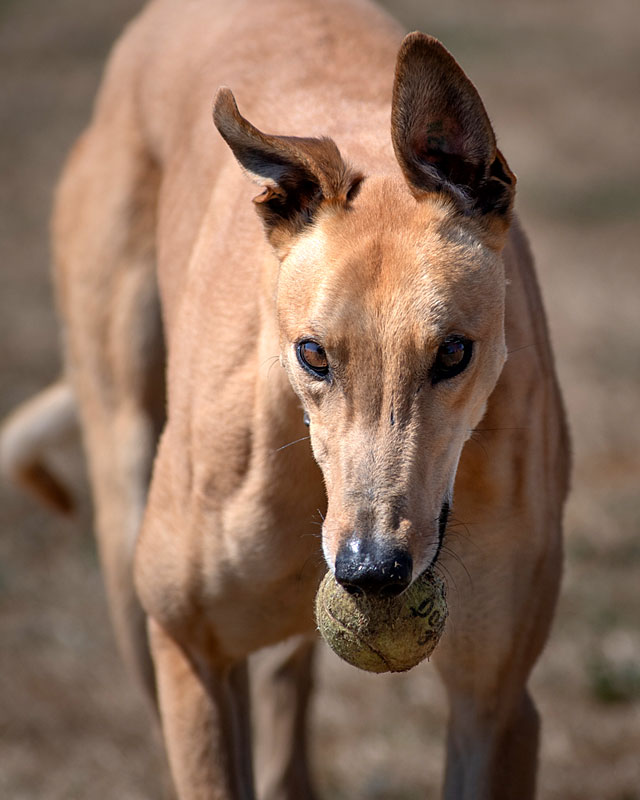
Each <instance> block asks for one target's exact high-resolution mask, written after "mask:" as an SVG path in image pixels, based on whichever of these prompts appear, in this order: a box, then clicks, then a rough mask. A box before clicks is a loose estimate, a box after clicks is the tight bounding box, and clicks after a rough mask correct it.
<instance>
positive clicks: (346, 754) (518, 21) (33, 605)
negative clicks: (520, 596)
mask: <svg viewBox="0 0 640 800" xmlns="http://www.w3.org/2000/svg"><path fill="white" fill-rule="evenodd" d="M139 5H140V3H139V2H138V0H111V2H109V3H83V2H80V0H57V2H55V3H51V2H46V0H20V1H19V2H18V0H1V2H0V74H1V75H2V78H1V83H0V122H1V124H0V175H1V180H0V243H1V247H2V255H1V266H0V343H1V344H0V416H1V415H2V414H4V413H6V412H7V411H9V410H10V409H11V408H12V407H13V406H14V405H15V404H16V403H18V402H19V401H21V400H22V399H23V398H26V397H28V396H29V395H30V394H32V393H33V392H35V391H37V390H38V389H39V388H41V387H43V386H44V385H45V384H46V383H47V382H48V381H50V380H51V379H52V378H54V377H55V375H56V374H57V372H58V369H59V364H60V359H59V355H58V341H57V332H56V325H55V316H54V311H53V307H52V298H51V289H50V283H49V278H48V267H47V264H48V244H47V218H48V213H49V208H50V201H51V193H52V187H53V185H54V182H55V179H56V175H57V173H58V171H59V168H60V165H61V162H62V159H63V157H64V154H65V152H66V150H67V149H68V147H69V146H70V144H71V142H72V141H73V139H74V137H75V136H76V135H77V134H78V132H79V131H80V130H81V128H82V126H83V124H84V123H85V122H86V120H87V118H88V114H89V109H90V103H91V99H92V96H93V93H94V91H95V87H96V84H97V81H98V77H99V74H100V69H101V65H102V62H103V59H104V56H105V55H106V53H107V50H108V47H109V44H110V43H111V41H112V40H113V39H114V37H115V36H116V34H117V32H118V31H119V29H120V28H121V26H122V24H123V23H124V21H125V20H126V19H127V18H128V17H130V16H131V15H132V14H133V13H134V12H135V11H136V9H137V8H138V7H139ZM390 5H392V4H390ZM393 8H394V9H395V12H396V14H397V15H398V16H399V17H400V18H401V19H402V20H403V21H404V22H405V23H406V25H407V27H408V28H421V29H423V30H426V31H429V32H431V33H434V34H436V35H437V36H439V37H440V38H441V39H442V40H443V41H444V42H445V44H446V45H447V46H448V47H449V49H451V50H452V51H453V52H454V54H455V55H456V56H457V58H458V59H459V60H460V62H461V63H462V65H463V66H464V68H465V69H466V70H467V72H468V73H469V74H470V76H471V77H472V79H473V80H474V81H475V82H476V84H477V86H478V88H479V89H480V93H481V94H482V95H483V97H484V99H485V102H486V105H487V107H488V109H489V113H490V115H491V116H492V119H493V121H494V124H495V127H496V129H497V131H498V136H499V139H500V145H501V148H502V150H503V151H504V152H505V153H506V154H507V157H508V159H509V162H510V165H511V166H512V168H513V169H514V170H515V172H516V173H517V174H518V177H519V184H518V185H519V197H518V209H519V212H520V214H521V216H522V218H523V220H524V222H525V225H526V227H527V229H528V231H529V234H530V237H531V240H532V244H533V249H534V252H535V254H536V258H537V262H538V266H539V273H540V279H541V283H542V288H543V292H544V295H545V298H546V301H547V307H548V313H549V319H550V325H551V329H552V333H553V339H554V344H555V349H556V353H557V360H558V369H559V373H560V377H561V381H562V385H563V389H564V394H565V398H566V402H567V406H568V412H569V417H570V423H571V428H572V433H573V440H574V452H575V470H574V477H573V486H574V488H573V492H572V495H571V499H570V502H569V505H568V508H567V513H566V570H565V580H564V588H563V593H562V598H561V601H560V607H559V612H558V616H557V621H556V624H555V627H554V630H553V634H552V638H551V641H550V643H549V646H548V648H547V650H546V651H545V653H544V655H543V657H542V659H541V660H540V663H539V665H538V667H537V669H536V671H535V674H534V677H533V690H534V693H535V696H536V698H537V701H538V704H539V707H540V709H541V711H542V715H543V719H544V730H543V742H542V753H541V770H540V792H539V796H540V798H543V800H640V591H639V585H640V582H639V579H638V575H639V571H640V535H639V531H638V520H639V518H640V492H639V487H640V424H639V422H638V398H639V394H638V389H639V384H640V269H639V264H638V252H639V251H640V248H639V247H638V244H639V242H638V230H639V211H640V158H639V155H638V141H640V115H639V111H638V90H639V87H640V8H639V7H638V6H637V4H635V3H633V2H630V1H629V0H608V2H606V3H601V2H597V0H582V2H578V0H567V1H566V2H563V3H558V2H552V0H540V1H539V2H533V1H532V0H530V1H529V2H524V0H512V1H511V2H507V0H478V2H474V3H472V2H470V0H467V2H465V1H464V0H450V2H448V3H434V2H418V0H415V2H411V0H404V2H402V3H397V4H395V5H394V6H393ZM90 528H91V524H90V514H89V511H88V503H87V501H86V500H85V501H84V507H83V510H82V512H81V514H80V516H79V520H78V521H76V522H64V521H60V520H57V519H55V518H53V517H51V516H50V515H48V514H47V513H46V512H45V511H43V510H40V509H39V508H37V507H35V506H34V505H33V504H32V503H31V502H30V501H28V500H27V499H25V498H23V497H21V496H20V495H19V494H17V493H16V492H14V491H12V490H11V489H10V488H9V487H7V486H3V487H2V488H1V489H0V797H1V798H7V800H32V799H34V798H44V799H46V800H75V798H88V797H91V798H101V799H104V800H141V799H142V798H153V797H160V796H162V795H163V788H162V787H163V780H164V779H163V774H164V767H163V763H164V762H163V757H162V753H161V749H160V747H159V746H158V740H157V736H156V733H155V726H154V722H153V720H152V719H151V718H150V716H149V714H148V713H147V711H146V708H145V704H144V703H143V701H142V699H141V698H140V697H139V695H138V693H137V690H136V689H135V688H134V687H132V686H131V685H130V683H129V681H128V679H127V677H126V675H125V674H124V671H123V669H122V668H121V666H120V664H119V661H118V659H117V657H116V654H115V650H114V644H113V640H112V636H111V633H110V630H109V626H108V622H107V618H106V611H105V604H104V598H103V593H102V587H101V583H100V577H99V572H98V565H97V559H96V554H95V549H94V544H93V541H92V538H91V535H90ZM317 680H318V684H319V694H318V697H319V699H318V700H317V701H316V704H315V720H314V721H315V726H314V736H313V757H314V764H315V768H316V772H317V776H318V784H319V786H320V787H321V791H322V797H323V798H325V800H330V799H331V800H342V799H343V798H345V799H346V798H351V799H352V800H354V799H355V798H358V799H360V798H367V800H416V799H417V798H424V797H428V798H435V797H437V796H438V787H439V785H440V781H441V771H442V766H441V764H442V755H443V738H444V722H445V715H446V710H445V706H444V701H443V696H442V689H441V688H440V685H439V683H438V682H437V680H436V678H435V675H434V672H433V668H432V667H430V666H429V665H425V666H421V667H419V668H417V669H416V670H414V671H412V672H411V673H410V674H409V675H407V676H403V677H389V678H376V677H369V676H366V675H364V674H362V673H358V672H356V671H355V670H353V669H351V668H349V667H347V666H345V665H343V664H341V663H339V662H338V660H337V659H336V658H334V657H333V656H332V655H330V654H329V653H328V652H326V651H325V652H323V653H322V657H321V659H320V662H319V665H318V669H317Z"/></svg>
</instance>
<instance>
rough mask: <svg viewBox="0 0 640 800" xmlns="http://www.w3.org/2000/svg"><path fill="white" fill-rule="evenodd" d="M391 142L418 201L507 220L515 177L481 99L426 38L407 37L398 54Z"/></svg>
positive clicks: (437, 46) (421, 35) (438, 46)
mask: <svg viewBox="0 0 640 800" xmlns="http://www.w3.org/2000/svg"><path fill="white" fill-rule="evenodd" d="M391 137H392V140H393V147H394V150H395V153H396V158H397V159H398V162H399V164H400V167H401V168H402V171H403V173H404V176H405V178H406V180H407V183H408V184H409V188H410V189H411V191H412V192H413V194H414V195H415V196H416V197H420V196H421V195H423V194H426V193H430V192H444V193H446V194H447V195H449V196H450V197H451V198H452V199H453V200H454V201H455V202H456V204H457V205H458V207H459V208H460V210H461V211H462V212H463V213H466V214H492V215H498V216H502V217H504V218H507V217H508V215H509V212H510V211H511V207H512V204H513V198H514V194H515V184H516V178H515V175H514V174H513V173H512V172H511V170H510V169H509V167H508V166H507V162H506V161H505V159H504V158H503V156H502V154H501V153H500V151H499V150H498V149H497V147H496V138H495V135H494V133H493V129H492V127H491V123H490V122H489V117H488V116H487V112H486V111H485V108H484V105H483V104H482V100H481V99H480V95H479V94H478V92H477V91H476V89H475V87H474V86H473V84H472V83H471V81H470V80H469V79H468V78H467V76H466V75H465V74H464V72H463V71H462V69H461V68H460V67H459V66H458V64H457V62H456V60H455V59H454V58H453V56H452V55H451V54H450V53H449V52H448V51H447V50H446V49H445V48H444V47H443V46H442V45H441V44H440V42H439V41H438V40H437V39H434V38H433V37H432V36H427V35H426V34H424V33H418V32H416V33H410V34H409V35H408V36H406V37H405V39H404V41H403V42H402V45H401V47H400V52H399V53H398V61H397V65H396V76H395V83H394V87H393V105H392V112H391Z"/></svg>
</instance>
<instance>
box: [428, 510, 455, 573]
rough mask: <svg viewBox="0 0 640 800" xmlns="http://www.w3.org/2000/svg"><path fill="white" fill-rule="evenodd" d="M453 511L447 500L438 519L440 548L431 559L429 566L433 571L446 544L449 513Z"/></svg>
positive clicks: (438, 547)
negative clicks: (445, 537)
mask: <svg viewBox="0 0 640 800" xmlns="http://www.w3.org/2000/svg"><path fill="white" fill-rule="evenodd" d="M450 511H451V506H450V504H449V501H448V500H445V501H444V503H443V504H442V508H441V509H440V515H439V517H438V546H437V548H436V552H435V555H434V556H433V558H432V559H431V564H430V565H429V569H433V568H434V567H435V565H436V561H437V560H438V556H439V555H440V552H441V550H442V546H443V544H444V535H445V533H446V531H447V522H448V521H449V513H450Z"/></svg>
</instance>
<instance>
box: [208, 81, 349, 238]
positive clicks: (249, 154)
mask: <svg viewBox="0 0 640 800" xmlns="http://www.w3.org/2000/svg"><path fill="white" fill-rule="evenodd" d="M213 118H214V122H215V124H216V127H217V128H218V130H219V131H220V134H221V135H222V137H223V138H224V140H225V141H226V142H227V144H228V145H229V147H230V148H231V150H232V152H233V154H234V156H235V157H236V159H237V160H238V162H239V164H240V165H241V166H242V167H243V169H244V170H245V172H246V173H247V174H248V175H249V177H250V178H251V179H252V180H254V181H255V182H256V183H259V184H261V185H262V186H263V187H264V190H263V191H262V193H261V194H259V195H258V196H257V197H256V198H255V199H254V202H255V204H256V209H257V210H258V213H259V214H260V216H261V217H262V220H263V222H264V224H265V228H266V231H267V235H268V237H269V238H270V240H271V241H272V243H273V244H274V245H275V244H276V243H279V242H281V240H282V239H283V238H286V237H288V236H291V235H293V234H295V233H297V232H299V231H300V230H301V229H302V228H303V227H304V226H305V225H307V224H308V223H309V222H310V221H311V220H312V219H313V217H314V216H315V215H316V213H317V212H318V209H319V208H320V206H322V205H333V206H347V205H348V203H349V202H350V201H351V200H352V199H353V197H354V196H355V194H356V193H357V187H358V186H359V184H360V183H361V181H362V180H363V176H362V175H361V174H360V173H359V172H357V171H355V170H354V169H352V168H351V167H350V166H349V165H348V164H346V163H345V161H344V160H343V159H342V156H341V155H340V151H339V150H338V148H337V146H336V144H335V142H334V141H333V140H332V139H329V138H328V137H322V138H301V137H295V136H275V135H273V134H266V133H263V132H262V131H260V130H258V128H256V127H255V126H254V125H252V124H251V123H250V122H249V121H248V120H246V119H245V118H244V117H243V116H242V115H241V114H240V112H239V110H238V106H237V105H236V102H235V98H234V96H233V94H232V93H231V91H230V90H229V89H226V88H222V89H220V90H219V91H218V94H217V95H216V99H215V101H214V109H213Z"/></svg>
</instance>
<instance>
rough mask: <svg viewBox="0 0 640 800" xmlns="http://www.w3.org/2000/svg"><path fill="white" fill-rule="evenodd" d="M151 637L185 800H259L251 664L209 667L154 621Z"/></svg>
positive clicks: (169, 743) (167, 733) (172, 760)
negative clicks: (255, 784) (253, 743)
mask: <svg viewBox="0 0 640 800" xmlns="http://www.w3.org/2000/svg"><path fill="white" fill-rule="evenodd" d="M149 638H150V642H151V649H152V653H153V660H154V664H155V668H156V679H157V684H158V699H159V706H160V715H161V718H162V728H163V733H164V738H165V743H166V748H167V752H168V755H169V764H170V766H171V773H172V775H173V780H174V782H175V786H176V790H177V793H178V796H179V798H180V800H255V795H254V791H253V775H252V768H251V742H250V738H251V736H250V724H249V699H248V698H249V695H248V680H247V667H246V662H242V663H239V664H235V665H232V666H229V665H224V666H222V665H216V664H214V663H209V664H206V663H204V661H203V660H202V659H201V658H199V657H197V656H194V655H190V654H188V653H186V652H185V650H184V649H183V648H182V647H181V645H180V644H179V643H178V642H176V641H175V640H174V639H173V638H172V637H171V636H170V635H169V634H168V633H167V632H166V631H165V630H164V629H163V628H162V627H161V626H160V625H159V624H158V623H156V622H155V621H154V620H152V619H150V621H149Z"/></svg>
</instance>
